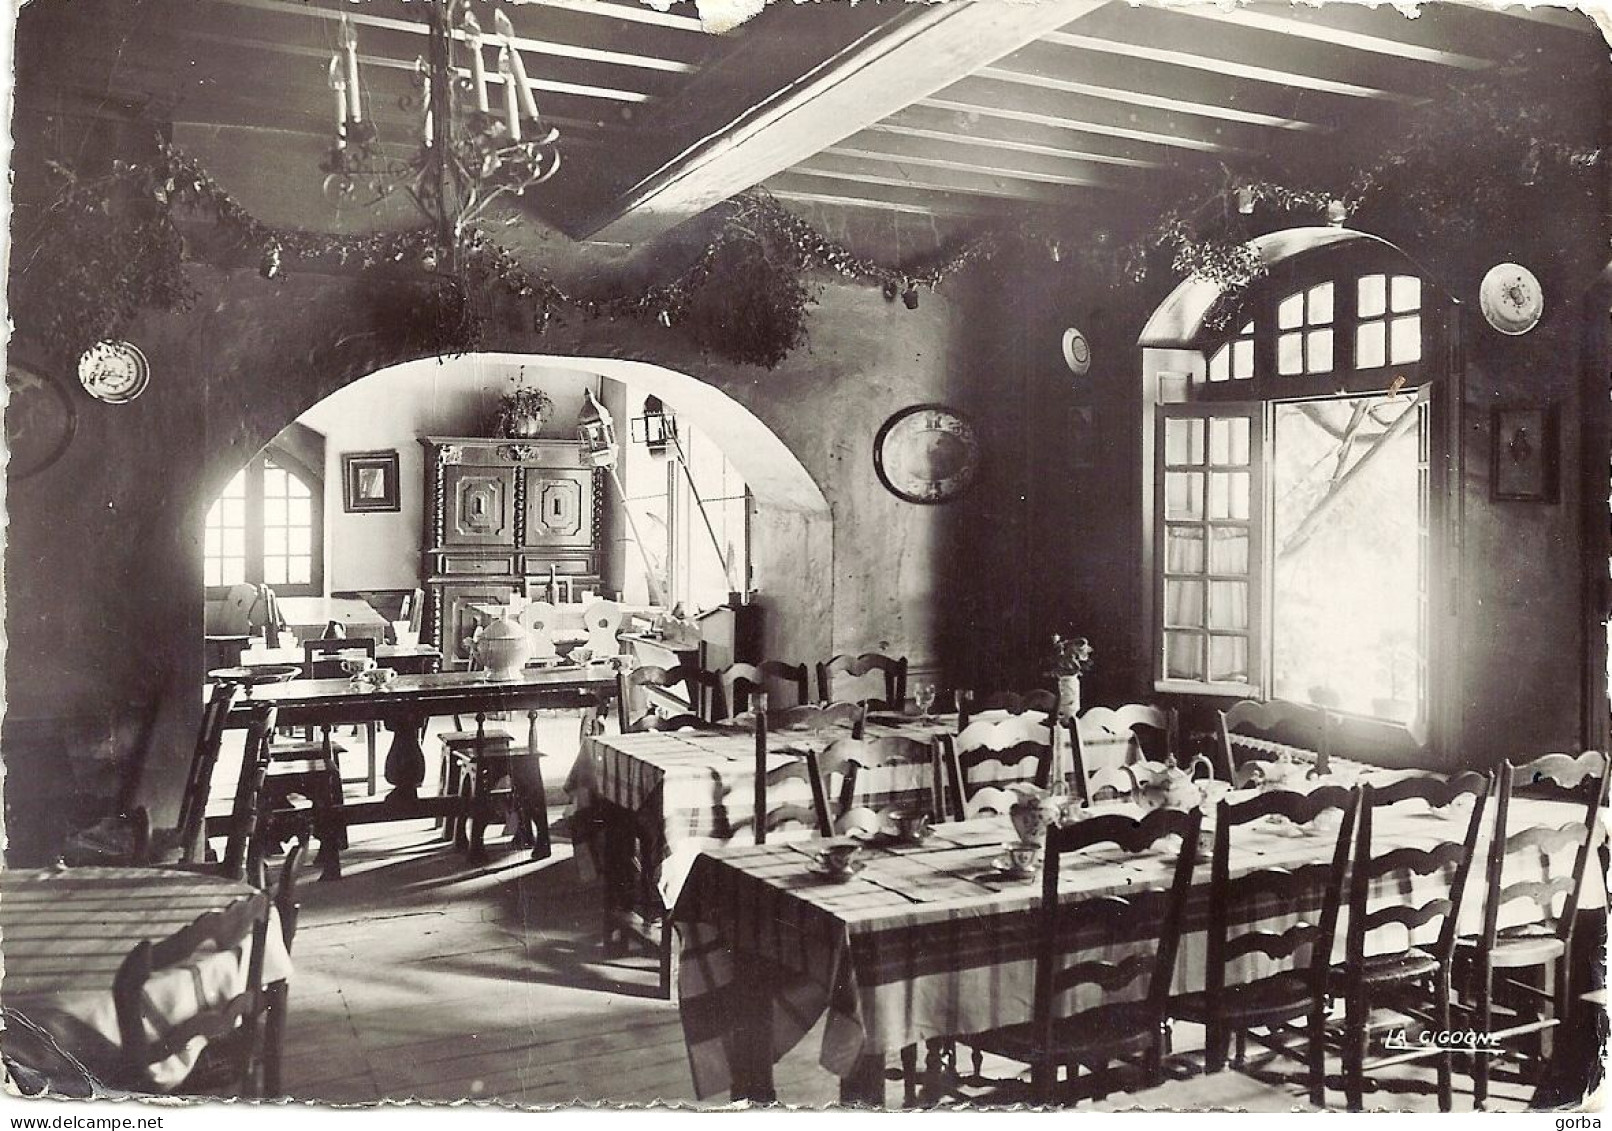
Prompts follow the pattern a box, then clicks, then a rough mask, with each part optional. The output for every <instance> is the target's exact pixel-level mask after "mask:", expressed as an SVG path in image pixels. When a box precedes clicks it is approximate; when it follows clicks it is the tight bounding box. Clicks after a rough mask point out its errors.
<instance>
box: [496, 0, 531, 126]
mask: <svg viewBox="0 0 1612 1131" xmlns="http://www.w3.org/2000/svg"><path fill="white" fill-rule="evenodd" d="M493 27H495V28H497V29H498V34H499V35H501V36H503V37H504V50H506V51H508V52H509V61H510V66H511V67H512V68H513V70H514V75H515V86H516V89H517V90H518V91H519V93H520V98H521V109H522V110H523V111H525V113H526V116H527V117H528V118H530V119H532V121H534V122H535V121H537V117H538V115H537V99H535V98H533V97H532V86H531V83H529V82H527V81H526V64H525V63H523V62H521V53H520V52H519V51H517V50H515V26H514V25H513V24H511V23H510V22H509V17H508V16H506V15H504V13H503V12H502V11H495V12H494V13H493Z"/></svg>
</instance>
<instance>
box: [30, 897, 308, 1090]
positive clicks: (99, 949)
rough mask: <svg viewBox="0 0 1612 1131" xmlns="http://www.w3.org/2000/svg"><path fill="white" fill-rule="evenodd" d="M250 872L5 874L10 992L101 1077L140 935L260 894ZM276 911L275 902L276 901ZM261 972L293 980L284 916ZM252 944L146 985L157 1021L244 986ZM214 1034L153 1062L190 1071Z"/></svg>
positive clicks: (155, 935) (175, 1071) (107, 1070)
mask: <svg viewBox="0 0 1612 1131" xmlns="http://www.w3.org/2000/svg"><path fill="white" fill-rule="evenodd" d="M252 891H253V889H252V888H251V887H249V886H248V885H246V884H244V883H239V882H236V881H234V880H226V879H222V878H220V877H217V876H210V875H204V874H200V873H196V872H183V871H177V870H172V871H171V870H166V869H162V868H35V869H13V870H8V871H6V872H3V873H0V932H3V935H0V950H3V953H4V956H5V983H4V1000H5V1005H6V1007H7V1008H8V1009H12V1010H16V1011H19V1012H20V1013H22V1014H23V1015H24V1016H25V1017H27V1018H28V1020H29V1021H31V1022H32V1023H33V1024H35V1025H37V1026H39V1027H40V1029H42V1030H43V1031H45V1032H47V1033H48V1034H50V1036H51V1038H52V1039H53V1040H55V1041H56V1043H57V1044H58V1045H59V1046H60V1047H61V1048H62V1049H64V1050H66V1051H67V1052H69V1053H70V1054H72V1055H73V1056H74V1057H76V1058H77V1059H78V1060H80V1061H81V1062H82V1063H83V1064H84V1066H85V1067H86V1068H88V1069H89V1070H90V1071H91V1072H94V1073H96V1074H97V1075H99V1076H100V1077H101V1078H102V1079H106V1078H108V1076H109V1075H110V1074H111V1073H113V1072H115V1071H116V1070H117V1069H118V1066H119V1054H118V1049H119V1043H120V1035H119V1030H118V1019H117V1008H116V1006H115V1004H114V1003H113V1000H112V979H113V978H114V977H115V976H116V975H117V972H118V967H119V966H120V965H121V964H122V963H123V960H124V959H125V958H127V957H128V955H129V952H130V951H131V950H133V949H134V947H135V946H136V945H137V944H138V943H139V942H140V941H141V940H150V941H151V942H158V941H160V940H162V939H164V938H167V937H168V936H169V935H172V934H174V933H176V932H177V931H179V930H181V929H182V928H184V927H185V926H187V925H189V924H190V923H191V922H193V921H194V920H195V919H197V918H198V917H199V916H201V915H203V914H204V913H206V912H209V911H219V910H222V909H224V908H226V907H228V906H229V905H230V904H231V903H233V902H235V901H236V900H239V899H244V898H246V897H248V896H250V895H251V894H252ZM271 915H273V912H271ZM267 939H268V941H267V945H266V948H265V950H264V955H263V983H264V985H268V984H270V983H272V982H276V981H281V980H284V979H288V978H289V977H290V976H291V957H290V955H289V954H287V953H286V949H285V943H284V942H283V941H282V939H281V932H280V924H279V919H278V917H277V916H276V917H274V918H273V919H272V920H271V922H270V923H269V930H268V935H267ZM249 950H250V944H248V945H246V946H243V947H240V948H238V949H236V950H230V951H207V952H203V953H201V954H199V956H198V957H197V958H196V959H195V960H194V961H193V962H191V963H189V964H187V965H185V966H182V967H175V968H173V969H171V970H166V971H162V972H160V973H159V974H157V975H156V976H155V977H153V978H152V979H151V981H150V982H148V983H147V986H146V1000H147V1003H148V1005H149V1006H150V1015H151V1018H152V1020H153V1023H155V1024H157V1025H159V1026H162V1027H165V1026H169V1025H174V1024H178V1023H179V1022H181V1021H184V1020H186V1019H188V1018H190V1017H193V1016H195V1015H196V1013H197V1012H198V1011H199V1002H207V1003H209V1004H217V1003H218V1002H221V1001H226V1000H228V999H229V998H231V997H234V996H235V995H236V994H238V993H240V992H241V988H242V986H243V984H244V983H245V980H246V972H247V966H248V958H249V955H248V951H249ZM206 1044H207V1042H206V1040H205V1039H203V1038H200V1037H198V1038H196V1039H195V1040H194V1041H192V1042H191V1043H190V1044H189V1045H187V1046H186V1048H185V1049H184V1050H183V1051H182V1052H180V1053H179V1054H177V1055H175V1056H173V1057H171V1058H170V1059H168V1060H166V1061H163V1062H162V1063H161V1064H160V1065H157V1066H156V1067H155V1068H154V1069H153V1070H152V1076H153V1078H154V1079H155V1080H156V1082H157V1083H158V1084H160V1085H165V1086H172V1085H175V1084H178V1083H179V1082H181V1081H182V1080H183V1079H184V1078H185V1076H186V1075H187V1074H188V1073H189V1072H190V1069H191V1067H192V1066H193V1065H194V1064H195V1063H196V1058H197V1057H198V1056H199V1055H200V1053H201V1050H202V1049H203V1048H204V1047H206Z"/></svg>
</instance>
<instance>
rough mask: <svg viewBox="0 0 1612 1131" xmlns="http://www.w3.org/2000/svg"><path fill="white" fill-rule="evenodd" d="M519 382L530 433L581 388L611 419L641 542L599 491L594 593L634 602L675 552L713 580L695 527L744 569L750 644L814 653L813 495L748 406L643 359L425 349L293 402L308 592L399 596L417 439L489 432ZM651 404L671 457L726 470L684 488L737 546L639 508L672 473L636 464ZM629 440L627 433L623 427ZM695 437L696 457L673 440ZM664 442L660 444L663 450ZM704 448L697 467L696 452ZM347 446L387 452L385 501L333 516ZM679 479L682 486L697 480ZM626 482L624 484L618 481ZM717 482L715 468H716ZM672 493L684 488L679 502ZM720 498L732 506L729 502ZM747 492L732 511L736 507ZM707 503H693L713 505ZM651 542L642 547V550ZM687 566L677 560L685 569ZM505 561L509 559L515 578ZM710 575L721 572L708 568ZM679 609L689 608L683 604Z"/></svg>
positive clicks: (705, 543)
mask: <svg viewBox="0 0 1612 1131" xmlns="http://www.w3.org/2000/svg"><path fill="white" fill-rule="evenodd" d="M517 384H525V385H526V386H529V387H536V388H541V389H543V390H544V391H545V392H547V393H548V394H549V396H550V398H551V399H552V401H553V408H552V410H551V411H550V413H549V414H548V415H547V418H546V420H545V423H544V426H543V428H542V431H541V435H540V437H539V439H554V440H567V441H569V440H574V439H575V436H576V424H577V419H578V416H579V414H580V413H581V411H582V407H583V404H584V399H585V396H586V394H588V393H590V392H591V393H593V394H594V395H596V396H598V397H599V399H600V400H601V401H602V402H603V403H604V404H605V405H606V406H607V408H608V409H609V410H610V411H611V412H612V414H613V415H614V416H615V417H616V426H617V430H618V439H619V443H620V444H621V446H622V448H623V459H622V464H621V467H622V471H623V472H624V473H625V483H624V485H625V487H626V493H627V497H628V500H629V501H628V502H627V504H626V505H628V506H632V507H633V508H634V514H635V517H637V518H638V519H639V521H638V523H637V525H638V527H639V530H640V535H641V538H642V545H643V546H644V549H645V550H646V551H647V552H644V553H641V552H640V548H639V545H637V544H635V538H634V534H633V529H632V527H633V524H630V523H626V522H624V521H623V518H624V512H623V507H622V500H621V499H619V498H615V497H613V496H614V492H613V491H609V492H607V502H606V505H605V506H604V507H603V510H604V513H605V517H604V520H603V522H602V524H601V527H600V530H599V534H598V537H599V539H600V540H601V542H602V561H603V562H604V564H605V570H604V575H603V576H601V579H600V580H601V583H602V586H603V588H604V589H605V590H607V591H615V592H618V593H621V592H625V593H626V594H627V595H629V596H633V597H641V596H642V595H643V593H644V588H645V587H644V585H643V574H644V573H645V572H647V570H648V569H652V568H655V567H656V566H662V567H664V566H665V565H666V562H665V559H666V558H667V557H668V556H669V555H668V551H670V553H671V554H672V555H675V554H676V553H677V548H678V547H679V546H681V547H682V554H683V558H682V561H683V562H684V563H685V566H684V573H685V574H688V573H695V572H698V570H696V569H694V568H693V567H697V566H699V565H700V564H701V562H702V561H703V562H704V564H705V569H704V572H705V574H707V575H710V574H712V573H713V570H712V569H711V562H712V561H719V560H721V559H718V558H716V556H715V555H714V554H713V553H712V551H711V549H710V547H711V545H712V539H711V537H710V535H711V534H713V533H714V534H715V536H716V537H717V538H718V539H719V540H720V541H719V542H718V545H720V546H721V547H722V549H723V551H724V552H723V558H727V557H742V559H743V562H742V564H743V565H744V566H745V567H746V568H744V569H743V570H742V572H740V573H739V574H738V576H737V577H736V578H735V580H736V581H737V582H738V584H737V585H736V586H734V587H737V588H751V587H752V586H753V587H754V589H755V590H756V591H757V592H756V595H755V601H756V603H757V604H759V605H760V606H761V609H762V649H763V651H764V652H765V653H766V654H768V655H784V656H790V657H800V658H803V659H810V658H815V657H818V656H821V655H826V654H827V653H828V649H829V643H830V641H829V626H828V624H827V623H826V622H825V618H823V617H822V616H820V615H818V613H819V610H821V609H822V608H824V607H827V606H828V605H829V603H830V600H831V594H832V588H831V587H832V582H831V577H832V571H831V569H830V568H829V567H830V565H831V563H832V558H833V538H832V523H831V519H830V512H829V507H828V503H827V501H826V499H825V498H824V496H823V494H822V491H821V490H820V489H819V488H818V486H817V484H816V483H815V482H814V481H813V479H812V477H811V476H810V475H809V474H808V473H807V471H806V470H805V468H804V467H803V466H802V464H801V462H800V460H799V459H798V458H797V457H796V456H795V455H794V453H792V452H791V451H790V450H789V448H788V447H787V446H786V445H785V444H784V443H783V442H782V441H781V440H780V439H779V438H778V437H777V436H776V435H775V434H774V433H773V432H772V431H771V430H770V429H769V428H768V427H767V426H766V425H765V424H764V423H763V422H762V421H761V420H760V419H758V418H757V417H756V416H755V415H754V414H753V413H752V412H750V411H749V410H748V409H747V408H746V407H745V406H743V405H741V404H740V403H738V402H737V401H736V400H734V399H733V398H732V397H730V396H728V395H727V394H726V393H724V392H722V391H721V390H719V389H716V388H714V387H712V386H711V385H708V384H706V383H704V382H701V381H699V380H697V379H696V378H693V377H691V376H689V375H687V374H684V373H680V372H676V371H673V370H670V369H667V368H664V367H662V366H658V365H653V364H649V363H646V362H638V361H627V360H622V359H617V358H580V357H551V356H541V355H529V354H515V353H483V354H475V355H466V356H463V357H458V358H448V359H437V358H427V359H421V360H416V361H411V362H406V363H403V364H400V365H395V366H391V367H387V368H384V369H381V370H377V371H376V372H374V373H372V374H370V375H368V376H366V377H363V378H361V379H359V380H357V381H354V382H352V383H351V384H349V385H347V386H344V387H343V388H342V389H339V390H337V391H336V392H334V393H332V394H331V395H329V396H328V397H326V398H325V399H324V400H322V401H320V402H319V403H318V404H316V405H314V406H313V407H312V408H310V409H308V410H307V411H306V412H305V413H304V414H303V415H302V416H301V417H300V418H299V421H298V423H297V424H296V425H293V426H292V428H293V429H302V430H304V431H305V432H306V431H311V432H313V433H316V434H318V435H320V436H321V437H323V439H324V446H325V456H324V460H325V468H324V470H325V488H324V491H325V497H324V500H323V502H324V507H323V509H324V524H323V530H322V532H321V533H322V538H321V539H320V541H321V542H322V544H323V546H324V586H323V594H324V595H325V596H329V595H331V594H333V593H345V592H363V593H380V594H383V595H386V594H399V593H407V592H409V591H410V590H412V589H414V588H417V587H419V586H420V585H421V584H422V583H423V582H424V581H425V580H426V576H427V575H426V573H425V570H424V566H423V563H422V545H423V541H422V533H423V532H422V522H423V515H424V513H425V496H426V492H427V490H428V486H427V483H426V478H425V459H426V455H425V452H424V449H423V448H422V445H421V444H420V442H419V441H420V438H421V437H427V436H435V437H458V436H463V437H477V436H488V437H490V436H493V435H494V434H495V430H494V425H495V422H496V418H497V406H498V399H499V396H500V394H501V393H503V392H505V391H507V390H508V389H511V388H513V387H515V386H516V385H517ZM650 398H653V399H654V401H658V402H659V404H660V405H661V406H663V407H664V411H665V412H667V413H668V414H670V415H671V416H673V417H674V418H675V419H676V420H677V421H678V422H679V424H680V426H681V428H682V435H683V437H684V438H685V441H684V444H683V446H682V448H681V449H680V451H679V458H683V457H685V456H686V457H688V460H689V462H691V463H692V462H694V461H695V459H697V458H698V459H702V460H703V461H704V466H712V465H713V464H714V465H715V466H717V467H718V468H719V469H720V468H723V467H725V468H726V469H727V472H726V475H727V481H728V482H730V483H732V482H738V483H739V484H740V487H739V494H738V495H737V496H736V495H735V494H734V493H733V492H732V491H731V489H730V490H729V491H728V492H726V493H724V492H722V491H721V490H720V489H719V490H717V491H715V492H712V491H710V490H706V491H703V492H695V493H697V494H699V495H700V497H701V498H702V500H704V496H706V495H712V496H713V498H712V499H711V500H708V501H710V502H713V503H721V502H723V501H724V500H725V501H726V503H727V504H728V510H729V512H730V513H735V512H736V513H738V514H741V515H744V517H745V519H746V521H744V522H743V534H742V536H743V538H744V545H743V547H742V550H743V552H742V554H739V555H736V554H735V553H734V552H733V551H734V547H735V544H736V541H737V539H738V538H739V537H740V534H738V533H735V526H736V523H737V520H735V521H734V522H730V523H729V525H728V528H727V529H718V527H720V525H721V523H720V521H718V522H715V523H712V524H710V525H709V526H708V525H707V524H706V523H705V522H702V521H700V520H699V516H698V515H697V514H696V513H693V512H691V511H690V510H689V509H688V508H687V506H684V507H683V508H682V514H681V518H682V520H683V521H682V523H681V525H679V526H678V527H677V528H676V529H675V530H669V529H668V528H667V527H666V526H665V525H661V524H660V522H659V521H657V519H661V520H663V519H664V515H663V514H661V513H660V512H657V511H655V510H654V508H653V507H652V506H650V505H648V503H649V502H651V501H652V499H653V497H654V496H655V495H656V493H657V492H660V493H661V494H662V495H664V494H665V492H667V490H668V483H672V484H674V485H675V483H676V482H677V481H678V480H679V477H678V476H676V475H673V474H669V472H670V471H671V469H670V468H669V467H668V466H667V465H666V463H665V462H664V451H663V452H662V453H661V455H660V456H659V457H658V458H650V457H649V456H648V455H647V449H649V448H650V447H651V446H652V445H650V444H649V442H648V437H647V436H644V435H643V434H642V433H641V430H640V429H638V428H635V427H634V425H635V422H636V421H639V420H641V418H642V417H643V416H644V414H645V413H644V406H645V404H646V401H647V400H649V399H650ZM635 434H636V435H635ZM691 435H694V436H697V437H698V438H699V439H698V445H699V449H700V455H699V456H696V455H694V454H693V453H691V452H690V451H689V449H690V448H691V447H693V446H694V445H692V444H689V443H688V442H687V438H688V437H689V436H691ZM663 447H664V446H663ZM712 451H715V452H716V453H719V454H718V455H717V456H716V458H715V459H714V460H713V458H712V457H711V452H712ZM354 453H361V454H366V455H378V456H383V457H390V456H391V454H392V453H395V459H396V464H395V466H396V468H397V472H396V477H397V482H396V492H397V494H396V505H395V507H392V508H391V509H386V510H363V511H358V512H354V511H351V510H349V509H348V507H347V505H346V499H345V497H344V493H343V492H344V482H343V478H344V462H343V457H344V456H351V455H353V454H354ZM700 474H701V473H700V472H699V471H698V470H696V473H695V475H694V476H692V477H689V476H684V477H682V478H683V479H685V480H694V479H698V478H700ZM635 475H636V476H637V478H636V479H635V478H634V476H635ZM717 475H718V478H719V479H720V478H721V475H722V473H721V472H720V471H719V472H718V473H717ZM687 496H688V491H687V489H686V488H685V489H684V496H683V497H684V499H685V500H686V498H687ZM735 499H737V502H736V503H735ZM746 499H748V505H746ZM714 509H715V508H714V507H707V510H714ZM656 543H658V544H656ZM688 563H692V566H691V565H689V564H688ZM520 567H521V563H518V562H515V563H511V568H512V569H514V570H515V571H516V572H517V573H518V572H519V569H520ZM714 572H715V575H716V577H717V578H719V579H720V578H721V571H720V570H716V571H714ZM726 588H727V585H726V583H725V582H724V583H723V584H721V585H719V584H717V582H715V581H712V580H711V579H710V577H709V576H707V578H706V581H705V584H704V585H703V586H699V585H693V586H690V585H687V584H685V585H684V587H683V588H682V589H681V590H680V596H681V597H682V599H684V600H687V601H689V602H690V603H691V605H704V604H709V603H710V602H711V601H712V600H713V598H714V595H715V594H716V593H717V592H719V591H722V592H723V593H724V595H725V589H726ZM690 611H692V608H691V609H690Z"/></svg>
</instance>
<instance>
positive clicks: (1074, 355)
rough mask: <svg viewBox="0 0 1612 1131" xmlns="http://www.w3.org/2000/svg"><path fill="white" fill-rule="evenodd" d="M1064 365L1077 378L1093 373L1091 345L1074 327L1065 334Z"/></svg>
mask: <svg viewBox="0 0 1612 1131" xmlns="http://www.w3.org/2000/svg"><path fill="white" fill-rule="evenodd" d="M1063 363H1064V364H1065V365H1067V366H1068V367H1069V372H1071V373H1073V374H1074V375H1075V376H1076V377H1084V376H1085V375H1086V374H1088V373H1090V372H1091V343H1089V342H1088V341H1086V335H1085V334H1082V333H1081V332H1080V331H1079V330H1077V329H1075V328H1074V327H1073V326H1071V327H1069V329H1067V330H1065V331H1064V332H1063Z"/></svg>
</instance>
